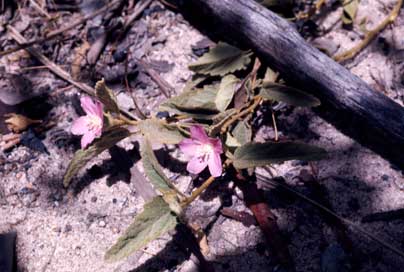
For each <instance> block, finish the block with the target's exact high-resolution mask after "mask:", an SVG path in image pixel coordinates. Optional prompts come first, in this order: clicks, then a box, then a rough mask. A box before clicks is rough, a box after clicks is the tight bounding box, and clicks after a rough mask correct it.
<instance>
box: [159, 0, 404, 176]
mask: <svg viewBox="0 0 404 272" xmlns="http://www.w3.org/2000/svg"><path fill="white" fill-rule="evenodd" d="M167 1H169V2H170V3H172V4H174V5H176V6H177V7H178V9H179V11H180V12H181V13H182V14H183V15H184V17H185V18H186V19H188V20H189V21H190V22H191V23H193V24H194V25H195V26H196V27H198V28H199V29H201V30H202V31H205V32H206V34H208V35H210V36H214V37H213V38H216V39H217V38H218V37H219V39H220V40H224V41H227V42H229V43H233V44H237V45H238V46H240V47H246V48H250V49H252V50H254V51H255V52H256V53H257V54H258V56H259V57H260V58H261V60H262V61H264V62H265V63H266V64H267V65H269V66H271V67H273V68H275V69H277V70H278V71H280V72H281V74H282V76H283V77H284V78H285V79H286V80H287V81H288V82H289V83H291V84H292V85H295V86H296V87H298V88H301V89H304V90H305V91H307V92H309V93H311V94H313V95H315V96H317V97H318V98H319V99H320V100H321V102H322V106H321V107H319V108H318V109H316V110H315V111H316V112H317V113H319V114H320V116H322V117H323V118H325V119H326V120H327V121H329V122H331V123H333V124H334V125H335V126H336V127H337V128H338V129H340V130H341V131H342V132H344V133H345V134H347V135H349V136H351V137H352V138H354V139H355V140H357V141H358V142H359V143H361V144H363V145H365V146H367V147H370V148H371V149H373V150H374V151H376V152H377V153H379V154H380V155H382V156H383V157H385V158H387V159H389V160H390V161H391V162H393V163H395V164H396V165H397V166H399V167H400V168H402V169H404V152H403V150H404V108H403V107H401V106H400V105H399V104H397V103H395V102H394V101H393V100H391V99H389V98H388V97H386V96H385V95H383V94H382V93H380V92H377V91H375V90H373V89H371V88H370V87H369V86H368V85H367V84H366V83H365V82H364V81H363V80H361V79H360V78H359V77H357V76H355V75H353V74H352V73H350V72H349V71H348V70H347V69H346V68H344V67H343V66H341V65H340V64H338V63H336V62H335V61H333V60H332V59H331V58H329V57H327V56H326V55H324V54H323V53H321V52H320V51H319V50H317V49H316V48H314V47H313V46H311V45H309V44H308V43H307V42H306V41H305V40H304V39H303V38H302V37H301V36H300V35H299V33H298V32H297V31H296V30H295V28H294V27H293V25H292V24H290V23H289V22H287V21H286V20H284V19H283V18H281V17H279V16H278V15H276V14H275V13H273V12H271V11H270V10H268V9H266V8H264V7H263V6H261V5H260V4H258V3H256V2H255V1H253V0H220V1H218V0H167Z"/></svg>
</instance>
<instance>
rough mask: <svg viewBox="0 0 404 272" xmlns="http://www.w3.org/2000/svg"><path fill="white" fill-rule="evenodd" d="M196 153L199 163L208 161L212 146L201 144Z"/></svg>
mask: <svg viewBox="0 0 404 272" xmlns="http://www.w3.org/2000/svg"><path fill="white" fill-rule="evenodd" d="M196 153H197V154H196V155H197V157H198V159H199V160H200V161H205V160H208V159H209V156H210V154H212V153H213V146H212V145H210V144H201V145H200V146H199V147H198V149H197V150H196Z"/></svg>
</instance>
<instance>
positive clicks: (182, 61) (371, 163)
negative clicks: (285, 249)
mask: <svg viewBox="0 0 404 272" xmlns="http://www.w3.org/2000/svg"><path fill="white" fill-rule="evenodd" d="M385 2H386V3H385V5H387V6H388V4H390V2H391V3H392V2H393V1H385ZM339 12H340V10H336V11H334V12H333V13H332V15H331V16H329V17H327V19H326V20H325V21H324V22H323V25H324V26H325V27H326V28H327V27H328V26H329V25H333V20H336V19H337V17H338V13H339ZM160 13H161V15H159V16H143V18H142V19H141V22H142V24H144V25H145V26H146V27H148V28H150V29H154V30H155V31H156V35H155V36H156V37H159V38H161V39H164V40H165V42H164V43H157V44H155V45H153V47H152V48H151V49H150V50H149V51H148V54H147V58H148V59H150V60H165V61H167V62H169V63H170V64H173V68H172V69H171V70H170V71H169V72H167V73H162V74H161V76H162V77H163V78H165V79H166V80H167V81H168V82H169V83H170V84H171V85H172V86H174V87H175V89H176V91H180V90H181V87H182V86H183V85H184V83H185V81H186V80H187V79H188V78H189V77H190V75H191V74H190V72H189V71H188V70H187V64H188V63H189V62H191V61H192V60H193V59H195V56H194V55H193V54H192V50H191V45H193V44H195V43H196V42H197V41H199V40H201V39H202V38H203V36H202V35H201V34H200V33H199V32H197V31H196V30H194V29H193V28H192V27H191V26H189V25H188V24H187V23H186V22H185V21H184V20H183V19H182V18H181V17H180V16H179V15H175V14H174V13H172V12H169V11H161V12H160ZM385 15H386V10H385V9H384V7H383V5H382V2H381V1H378V2H375V1H361V4H360V8H359V14H358V20H360V18H362V17H363V16H365V17H368V19H369V27H371V26H373V25H374V24H375V23H376V22H378V21H379V20H381V18H383V17H384V16H385ZM403 29H404V16H403V15H400V17H399V18H398V20H397V21H396V23H395V24H394V26H391V27H389V28H388V29H387V30H385V31H384V32H383V33H382V34H381V37H384V39H383V41H381V40H380V39H379V40H375V41H374V42H373V43H372V44H371V45H370V46H369V47H368V48H367V49H365V50H364V51H363V52H362V53H361V54H360V56H358V58H357V59H355V60H354V61H353V62H351V63H349V64H348V67H349V69H350V70H351V71H352V72H353V73H354V74H356V75H358V76H360V77H361V78H362V79H364V80H365V81H366V82H368V83H369V84H370V85H372V86H373V87H374V88H375V89H376V90H378V91H382V92H384V93H386V94H387V95H388V96H390V97H391V98H392V99H394V100H395V101H396V102H398V103H401V104H402V103H403V100H402V98H403V95H404V93H403V90H404V87H403V85H402V82H401V80H400V78H401V77H402V72H403V70H402V69H401V67H400V64H401V61H400V56H404V55H403V52H404V51H402V50H404V36H403V35H402V33H403V32H402V30H403ZM325 38H326V39H329V40H332V42H334V43H335V44H337V45H341V48H340V49H339V50H343V48H349V47H350V46H352V45H353V44H355V43H356V42H357V41H358V39H359V38H360V37H359V36H358V35H354V34H352V32H349V31H347V30H342V29H341V27H340V26H339V25H338V24H337V25H336V26H334V28H333V30H332V31H330V32H329V33H328V34H327V35H326V36H325ZM383 42H384V43H385V44H387V45H388V46H389V48H390V50H389V51H388V52H385V51H383V50H382V49H381V47H382V46H383V45H384V44H383ZM400 46H401V47H400ZM129 50H134V51H136V50H135V48H132V47H131V48H130V49H129ZM134 53H135V52H134ZM381 63H382V64H383V65H380V64H381ZM2 64H3V65H4V62H2ZM400 72H401V73H400ZM42 73H43V74H41V75H44V74H46V77H47V78H48V79H47V80H50V81H55V82H60V80H56V79H55V77H54V76H53V75H51V74H50V73H48V72H46V71H43V72H42ZM42 80H43V79H42ZM75 93H76V90H74V89H72V90H70V91H68V92H66V93H65V94H64V95H63V96H61V97H58V99H56V100H54V101H53V108H52V110H51V113H49V114H53V115H54V116H58V123H57V126H56V127H54V128H52V129H51V130H50V131H49V132H48V133H47V134H46V139H45V140H44V143H45V145H46V147H47V149H48V151H49V153H50V155H48V154H45V153H38V152H35V151H32V150H29V149H28V148H26V147H18V148H15V149H13V150H12V151H11V152H9V153H6V154H1V157H0V232H1V231H7V230H15V231H17V233H18V239H17V255H18V265H19V269H20V271H29V272H36V271H58V272H63V271H66V272H71V271H122V272H123V271H125V272H128V271H196V268H195V264H194V263H193V262H192V261H191V260H189V259H188V257H187V255H186V254H184V253H183V252H181V250H180V249H179V248H178V247H177V246H176V245H175V244H173V243H171V242H170V240H171V238H170V236H168V235H167V236H165V237H162V238H161V239H158V240H156V241H155V242H153V243H151V244H150V245H149V246H148V247H147V248H145V249H144V250H143V251H139V252H138V253H136V254H134V255H133V256H131V257H129V258H128V259H126V260H124V261H122V262H119V263H114V264H108V263H105V262H104V260H103V255H104V253H105V251H106V250H107V249H108V248H109V247H110V246H111V245H112V244H113V243H114V241H115V240H116V239H117V238H118V237H119V236H120V235H121V234H122V232H123V231H124V230H125V228H126V227H127V226H128V224H129V223H130V222H131V220H132V218H133V217H134V215H136V214H137V213H138V212H139V211H141V209H142V206H143V200H142V199H141V197H140V196H139V195H138V193H137V192H136V190H135V189H134V187H133V185H132V184H131V183H128V182H127V181H128V180H127V178H122V175H120V174H122V173H116V172H117V171H116V170H115V169H116V168H117V167H116V165H115V164H114V162H113V161H111V160H110V155H109V154H108V153H103V154H102V155H101V156H100V157H99V158H97V159H96V160H94V161H93V162H92V163H91V164H89V165H88V167H87V169H88V170H86V171H82V173H81V175H80V176H79V178H77V179H75V181H74V184H75V185H74V186H73V188H72V189H70V190H68V191H66V190H64V189H63V188H62V176H63V173H64V171H65V170H66V167H67V163H68V161H69V160H70V159H71V158H72V155H73V152H74V150H75V149H77V147H78V144H77V143H78V141H77V139H72V138H73V137H72V136H71V135H70V134H69V127H70V125H71V121H72V119H73V118H75V117H76V115H77V114H76V113H75V112H74V109H73V106H72V102H71V101H72V97H73V95H74V94H75ZM134 94H135V95H136V97H137V98H138V100H139V102H140V104H141V106H142V108H144V109H145V110H146V111H149V110H150V111H152V110H153V109H154V108H155V107H156V106H157V105H158V104H159V103H160V102H161V101H162V100H163V99H164V98H163V97H162V96H161V94H160V93H159V91H158V89H157V87H156V86H155V85H153V84H152V85H150V86H147V87H145V88H137V89H134ZM278 123H279V124H278V125H279V129H280V130H281V131H282V133H283V134H284V135H285V136H288V137H289V138H292V139H300V140H302V141H305V142H308V143H312V144H316V145H318V146H321V147H324V148H325V149H327V150H328V151H329V153H330V156H329V158H328V159H326V160H323V161H320V162H318V163H316V164H315V165H316V167H317V169H318V171H319V179H320V181H321V184H322V185H324V186H325V188H326V189H327V191H328V195H329V196H328V197H329V201H330V202H331V204H332V206H333V208H334V210H335V211H336V212H337V213H338V214H339V215H341V216H343V217H346V218H348V219H350V220H352V221H354V222H360V219H361V218H362V217H363V216H365V215H367V214H371V213H374V212H379V211H388V210H394V209H399V208H403V206H404V194H403V192H402V191H401V189H403V188H404V177H403V173H402V172H401V171H399V170H397V169H394V168H393V167H392V166H391V165H390V164H389V162H387V161H385V160H384V159H382V158H380V157H379V156H378V155H376V154H375V153H373V152H372V151H370V150H368V149H366V148H363V147H362V146H360V145H359V144H357V143H356V142H355V141H353V140H352V139H350V138H348V137H346V136H344V135H343V134H341V133H340V132H338V131H337V130H336V129H335V128H334V127H332V126H331V125H329V124H327V123H326V122H325V121H323V120H322V119H321V118H319V117H317V116H316V115H314V114H313V112H312V111H311V110H308V109H293V110H292V109H291V110H287V111H285V112H283V113H282V114H280V115H279V118H278ZM61 132H64V134H63V133H62V134H63V135H65V136H64V137H67V138H68V139H70V140H69V141H68V143H67V144H65V145H63V146H62V147H60V148H59V147H58V146H57V145H56V144H55V135H58V134H60V133H61ZM271 133H273V130H272V128H271V127H269V126H264V127H263V128H262V130H261V131H260V134H259V137H263V138H265V137H268V135H271ZM66 135H67V136H66ZM135 142H136V139H127V140H125V141H123V142H122V143H120V144H119V146H120V147H121V148H122V149H124V150H126V151H127V152H128V154H130V156H136V151H134V147H135ZM134 154H135V155H134ZM174 155H175V152H174ZM137 164H139V162H137ZM139 167H140V168H141V166H140V165H139ZM302 169H308V165H307V164H304V163H302V162H289V163H285V164H283V165H277V166H276V174H277V175H280V176H283V177H284V178H285V179H286V181H287V183H288V184H290V185H291V186H293V187H294V188H295V189H296V190H299V191H301V192H303V193H304V192H306V191H305V188H304V186H303V185H302V184H301V183H299V181H298V179H297V178H296V177H297V176H298V175H299V172H300V171H301V170H302ZM111 173H113V174H115V176H114V175H112V177H111ZM181 174H185V173H184V172H183V171H182V173H181V172H180V173H179V174H178V173H177V174H174V173H172V176H171V177H176V182H177V183H178V185H179V188H181V189H184V190H185V189H187V188H188V187H189V185H190V182H191V181H190V178H189V177H186V176H183V175H181ZM229 186H230V185H229V184H224V183H223V184H216V185H214V186H213V188H212V189H211V190H209V191H208V192H207V194H206V195H204V197H202V198H201V199H200V200H198V201H196V202H195V204H194V205H193V207H191V211H190V212H191V213H192V217H195V220H197V221H198V222H199V223H200V224H201V225H203V226H207V225H208V224H209V223H212V224H213V225H211V226H210V229H209V232H208V233H207V234H208V243H209V249H210V253H209V256H208V259H209V260H211V261H212V262H213V264H214V266H215V269H216V271H250V272H255V271H257V272H258V271H277V270H276V267H277V264H276V263H274V262H273V260H272V258H271V252H270V251H269V250H268V249H266V247H265V244H264V242H263V241H264V240H263V237H262V235H261V232H260V230H259V229H258V228H257V227H256V226H249V227H246V226H244V225H243V224H242V223H240V222H237V221H234V220H231V219H227V218H224V217H223V216H219V217H217V216H216V213H217V211H218V209H219V208H220V206H221V201H223V199H224V198H225V197H224V196H229V190H228V188H229ZM229 198H230V199H231V200H232V204H231V206H232V207H233V208H235V209H237V210H240V211H244V210H245V207H244V205H243V204H242V202H241V201H240V200H239V199H238V198H237V197H236V196H235V195H233V196H229ZM268 201H269V203H270V205H271V206H272V207H274V213H275V214H276V215H277V216H278V222H279V225H280V227H281V229H282V231H283V232H284V233H285V237H287V239H288V241H289V243H290V251H291V253H292V255H293V258H294V260H295V262H296V268H297V271H320V269H321V268H320V266H321V259H322V257H323V258H324V252H325V251H326V249H327V247H328V248H329V247H330V245H333V243H334V242H335V238H334V237H333V234H332V232H331V230H330V227H329V226H327V225H326V224H325V223H324V221H323V219H322V218H321V216H320V215H319V214H318V213H317V211H316V209H314V208H313V207H312V206H310V205H308V204H307V203H305V202H302V201H301V200H296V199H282V195H276V192H273V191H271V190H270V191H268ZM360 225H361V226H362V227H363V228H364V229H366V230H367V231H369V232H371V233H373V234H375V235H377V236H379V237H380V238H382V239H384V240H386V241H387V242H388V243H390V244H392V245H394V246H395V247H397V248H404V239H403V237H404V236H403V233H404V221H403V220H402V219H399V220H394V221H382V222H374V223H363V224H360ZM349 236H350V238H351V239H352V240H353V242H354V248H355V250H356V252H357V253H358V254H357V257H356V258H355V260H354V265H356V268H355V270H353V271H400V270H401V267H402V266H403V265H404V259H402V258H400V257H398V256H397V255H395V254H394V253H392V252H391V251H389V250H388V249H386V248H383V247H381V246H380V245H378V244H377V243H375V242H374V241H372V240H369V239H368V238H366V237H364V236H363V235H361V234H360V233H358V232H356V231H354V230H351V229H350V232H349ZM166 245H167V247H165V246H166Z"/></svg>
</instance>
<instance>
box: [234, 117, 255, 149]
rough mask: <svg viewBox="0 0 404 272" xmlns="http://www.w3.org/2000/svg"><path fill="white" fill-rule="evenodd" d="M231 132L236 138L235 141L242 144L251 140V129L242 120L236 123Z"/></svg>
mask: <svg viewBox="0 0 404 272" xmlns="http://www.w3.org/2000/svg"><path fill="white" fill-rule="evenodd" d="M231 134H232V135H233V136H234V137H235V138H236V140H237V142H239V143H240V144H241V145H244V144H246V143H248V142H251V137H252V129H251V126H250V125H249V124H248V123H247V122H245V121H243V122H239V123H238V124H237V125H236V127H235V128H234V129H233V131H232V132H231Z"/></svg>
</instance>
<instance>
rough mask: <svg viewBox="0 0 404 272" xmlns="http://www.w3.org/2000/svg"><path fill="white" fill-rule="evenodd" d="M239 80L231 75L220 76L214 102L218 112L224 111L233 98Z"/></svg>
mask: <svg viewBox="0 0 404 272" xmlns="http://www.w3.org/2000/svg"><path fill="white" fill-rule="evenodd" d="M239 82H240V80H239V79H238V78H236V77H235V76H233V75H227V76H225V77H223V78H222V81H221V82H220V86H219V90H218V92H217V95H216V99H215V104H216V108H217V109H218V110H219V111H220V112H224V111H225V110H226V109H227V107H228V106H229V105H230V103H231V101H232V100H233V96H234V93H235V91H236V89H237V86H238V84H239Z"/></svg>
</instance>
